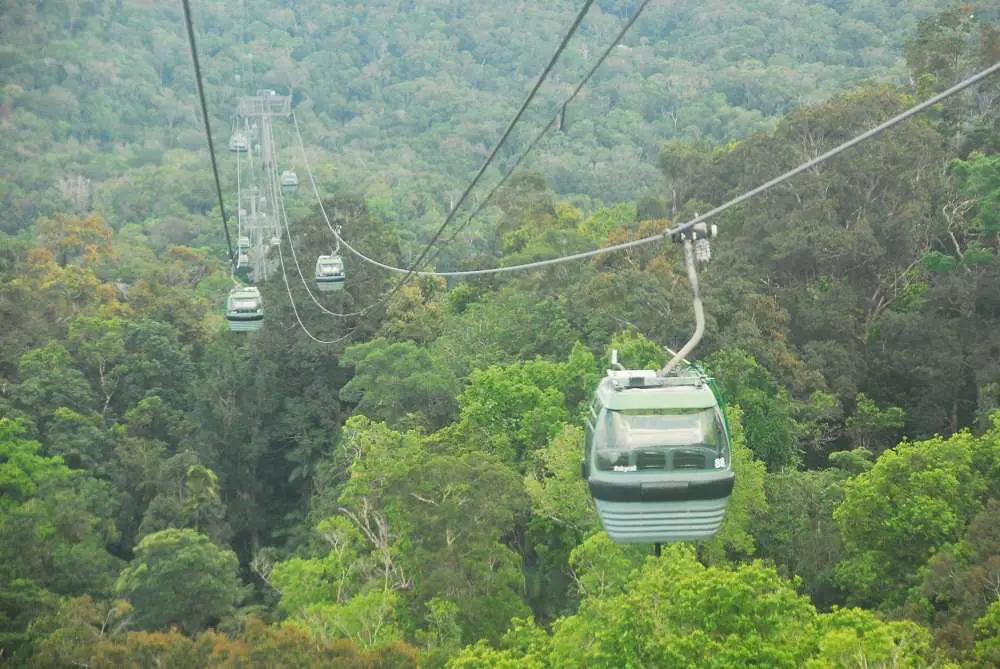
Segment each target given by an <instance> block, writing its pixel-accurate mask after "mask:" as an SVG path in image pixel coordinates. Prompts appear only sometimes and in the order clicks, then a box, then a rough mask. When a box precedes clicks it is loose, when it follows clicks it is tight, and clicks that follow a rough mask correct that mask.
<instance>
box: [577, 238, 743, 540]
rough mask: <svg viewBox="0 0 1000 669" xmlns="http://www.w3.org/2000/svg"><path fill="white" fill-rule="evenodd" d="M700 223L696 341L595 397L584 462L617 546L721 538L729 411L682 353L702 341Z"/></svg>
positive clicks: (606, 383)
mask: <svg viewBox="0 0 1000 669" xmlns="http://www.w3.org/2000/svg"><path fill="white" fill-rule="evenodd" d="M714 233H715V230H714V226H713V229H712V230H711V231H709V229H708V228H707V227H705V226H704V224H702V225H701V226H700V227H699V226H695V228H694V229H693V231H692V234H691V235H690V236H685V237H682V238H681V239H680V241H682V242H683V243H684V256H685V261H686V264H687V268H688V277H689V279H690V281H691V290H692V293H693V295H694V311H695V321H696V328H695V333H694V335H693V336H692V337H691V340H690V341H688V343H687V344H686V345H685V346H684V348H683V349H681V351H680V352H678V353H676V354H675V355H674V357H673V359H672V360H671V361H670V362H669V363H668V364H667V366H666V367H664V368H663V369H662V370H659V371H657V370H651V369H643V370H628V369H624V368H622V367H621V365H619V364H618V362H617V352H615V353H614V354H613V357H612V363H613V365H614V366H615V367H617V368H618V369H612V370H608V373H607V375H606V376H605V378H604V379H603V380H602V381H601V382H600V384H599V385H598V387H597V390H596V391H595V393H594V396H593V399H592V401H591V405H590V413H589V415H588V417H587V423H586V441H585V445H584V457H583V461H582V463H581V469H582V475H583V478H584V479H585V480H586V481H587V485H588V487H589V489H590V494H591V497H593V499H594V503H595V506H596V507H597V511H598V514H599V515H600V518H601V522H602V523H603V525H604V529H605V531H606V532H607V533H608V536H609V537H611V539H612V540H613V541H615V542H617V543H653V544H656V545H657V549H658V548H659V544H661V543H669V542H673V541H689V540H697V539H707V538H709V537H711V536H713V535H714V534H715V533H716V532H718V531H719V527H720V526H721V525H722V521H723V519H724V517H725V512H726V506H727V504H728V501H729V497H730V495H731V494H732V491H733V485H734V483H735V481H736V474H735V472H734V471H733V463H732V456H731V453H730V436H729V426H728V424H727V421H726V417H725V407H724V403H723V401H722V397H721V396H720V394H719V392H718V389H717V387H716V386H715V383H714V381H713V380H712V379H710V378H709V377H708V376H706V375H705V373H704V372H703V371H702V370H701V369H700V368H699V367H697V366H695V365H692V364H690V363H688V362H687V361H686V360H685V356H686V355H687V354H688V353H690V352H691V351H692V350H693V349H694V347H695V346H696V345H697V344H698V342H699V341H700V340H701V336H702V334H703V333H704V330H705V312H704V309H703V306H702V303H701V297H700V295H699V293H698V276H697V272H696V270H695V264H694V257H693V254H692V244H691V242H692V240H694V241H695V243H696V244H697V245H698V246H697V255H698V259H699V260H703V261H706V260H708V258H709V257H710V252H709V249H708V246H707V244H708V237H709V236H712V235H714Z"/></svg>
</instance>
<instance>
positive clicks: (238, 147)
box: [229, 132, 250, 153]
mask: <svg viewBox="0 0 1000 669" xmlns="http://www.w3.org/2000/svg"><path fill="white" fill-rule="evenodd" d="M248 148H250V141H249V140H248V139H247V136H246V135H244V134H243V133H242V132H235V133H233V135H232V137H230V138H229V150H230V151H232V152H233V153H246V152H247V149H248Z"/></svg>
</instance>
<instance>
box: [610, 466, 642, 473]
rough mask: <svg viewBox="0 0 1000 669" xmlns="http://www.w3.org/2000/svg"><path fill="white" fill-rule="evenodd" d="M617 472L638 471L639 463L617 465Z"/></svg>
mask: <svg viewBox="0 0 1000 669" xmlns="http://www.w3.org/2000/svg"><path fill="white" fill-rule="evenodd" d="M615 471H616V472H637V471H639V467H638V466H637V465H615Z"/></svg>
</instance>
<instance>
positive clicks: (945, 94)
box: [324, 62, 1000, 277]
mask: <svg viewBox="0 0 1000 669" xmlns="http://www.w3.org/2000/svg"><path fill="white" fill-rule="evenodd" d="M998 71H1000V62H997V63H994V64H993V65H992V66H990V67H988V68H986V69H985V70H982V71H981V72H979V73H977V74H974V75H972V76H971V77H969V78H967V79H965V80H963V81H961V82H959V83H957V84H955V85H954V86H952V87H951V88H949V89H947V90H946V91H942V92H941V93H938V94H937V95H935V96H933V97H931V98H928V99H927V100H924V101H923V102H921V103H919V104H917V105H914V106H913V107H911V108H909V109H907V110H906V111H904V112H902V113H900V114H897V115H896V116H893V117H892V118H891V119H889V120H888V121H885V122H884V123H880V124H879V125H877V126H875V127H874V128H871V129H870V130H867V131H866V132H863V133H862V134H860V135H858V136H857V137H855V138H853V139H851V140H848V141H846V142H844V143H843V144H840V145H838V146H836V147H834V148H832V149H830V150H829V151H827V152H826V153H824V154H822V155H819V156H817V157H815V158H813V159H811V160H808V161H806V162H804V163H802V164H801V165H799V166H798V167H795V168H793V169H791V170H789V171H787V172H785V173H784V174H782V175H780V176H777V177H775V178H774V179H771V180H770V181H768V182H767V183H764V184H761V185H760V186H757V187H756V188H754V189H753V190H750V191H747V192H745V193H743V194H742V195H740V196H738V197H735V198H733V199H731V200H729V201H728V202H726V203H725V204H721V205H719V206H718V207H715V208H714V209H711V210H709V211H707V212H705V213H704V214H701V215H699V216H695V217H694V218H692V219H691V220H690V221H687V222H686V223H682V224H680V225H676V226H674V227H671V228H667V229H666V230H664V231H663V232H661V233H658V234H655V235H650V236H648V237H642V238H641V239H634V240H632V241H628V242H622V243H620V244H613V245H611V246H605V247H603V248H599V249H594V250H592V251H583V252H581V253H573V254H570V255H565V256H559V257H557V258H549V259H548V260H537V261H535V262H528V263H521V264H519V265H508V266H505V267H490V268H485V269H473V270H463V271H454V272H428V271H414V270H413V269H412V268H411V269H404V268H402V267H393V266H392V265H387V264H385V263H382V262H379V261H377V260H374V259H372V258H369V257H368V256H366V255H364V254H362V253H360V252H359V251H357V250H355V249H354V248H352V247H351V246H350V245H349V244H347V243H346V242H344V240H343V239H340V241H341V242H342V243H343V244H344V246H346V247H347V248H348V249H349V250H350V251H351V252H352V253H354V254H355V255H357V256H358V257H359V258H361V259H362V260H364V261H366V262H369V263H371V264H373V265H375V266H376V267H381V268H382V269H385V270H388V271H390V272H396V273H400V274H401V273H406V274H407V276H409V275H411V274H412V275H416V276H442V277H465V276H483V275H487V274H500V273H502V272H518V271H523V270H528V269H538V268H542V267H548V266H551V265H558V264H560V263H566V262H572V261H574V260H583V259H585V258H592V257H594V256H598V255H602V254H605V253H614V252H616V251H624V250H626V249H630V248H635V247H637V246H643V245H645V244H651V243H653V242H657V241H661V240H663V239H668V238H670V237H673V236H674V235H676V234H678V233H680V232H684V231H685V230H688V229H689V228H691V227H693V226H695V225H697V224H698V223H701V222H703V221H707V220H708V219H710V218H713V217H715V216H717V215H719V214H721V213H722V212H724V211H726V210H727V209H731V208H732V207H735V206H736V205H738V204H740V203H742V202H744V201H746V200H748V199H750V198H752V197H754V196H756V195H759V194H761V193H763V192H764V191H766V190H770V189H771V188H773V187H775V186H777V185H779V184H781V183H784V182H785V181H788V180H789V179H791V178H792V177H794V176H796V175H798V174H800V173H802V172H805V171H806V170H809V169H812V168H813V167H815V166H816V165H819V164H820V163H823V162H825V161H827V160H829V159H830V158H833V157H834V156H836V155H838V154H840V153H843V152H844V151H846V150H847V149H849V148H851V147H853V146H856V145H858V144H860V143H861V142H864V141H866V140H868V139H871V138H872V137H874V136H875V135H878V134H879V133H881V132H884V131H885V130H888V129H889V128H891V127H893V126H895V125H898V124H899V123H901V122H903V121H905V120H906V119H908V118H910V117H912V116H915V115H917V114H919V113H920V112H922V111H924V110H926V109H928V108H929V107H933V106H934V105H936V104H938V103H939V102H941V101H942V100H944V99H946V98H949V97H951V96H952V95H955V94H956V93H959V92H961V91H963V90H965V89H966V88H968V87H969V86H972V85H973V84H976V83H978V82H980V81H982V80H983V79H985V78H986V77H988V76H990V75H992V74H995V73H997V72H998ZM324 215H325V213H324Z"/></svg>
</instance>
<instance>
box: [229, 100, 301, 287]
mask: <svg viewBox="0 0 1000 669" xmlns="http://www.w3.org/2000/svg"><path fill="white" fill-rule="evenodd" d="M291 113H292V97H291V96H290V95H278V94H277V93H276V92H275V91H273V90H258V91H257V94H256V95H244V96H242V97H240V100H239V107H238V111H237V115H238V119H239V121H242V125H244V126H245V128H246V130H247V153H248V154H249V155H250V164H251V169H250V170H248V175H247V176H248V182H249V185H248V186H247V187H245V188H244V187H243V186H242V185H239V186H238V190H239V193H238V196H239V225H240V247H241V248H240V255H241V257H242V256H245V258H246V263H247V264H248V265H249V268H250V281H251V283H254V284H258V283H261V282H262V281H265V280H266V279H267V278H268V277H269V276H271V275H272V274H273V273H274V272H275V271H276V270H277V263H276V262H275V261H274V260H273V259H271V260H269V258H268V251H270V249H271V248H272V247H274V246H277V245H278V244H279V243H280V242H281V218H280V216H281V213H280V212H279V211H278V204H277V203H278V197H279V194H278V193H277V192H275V186H274V183H273V181H272V180H271V179H270V174H271V171H272V170H274V169H275V163H276V160H275V147H274V139H273V138H274V135H273V133H272V129H271V119H272V118H274V117H276V116H280V117H285V118H287V117H289V116H291ZM255 152H256V153H257V154H258V155H257V160H256V163H257V164H256V165H255V164H254V158H253V154H254V153H255ZM244 247H245V248H246V250H245V252H244Z"/></svg>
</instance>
